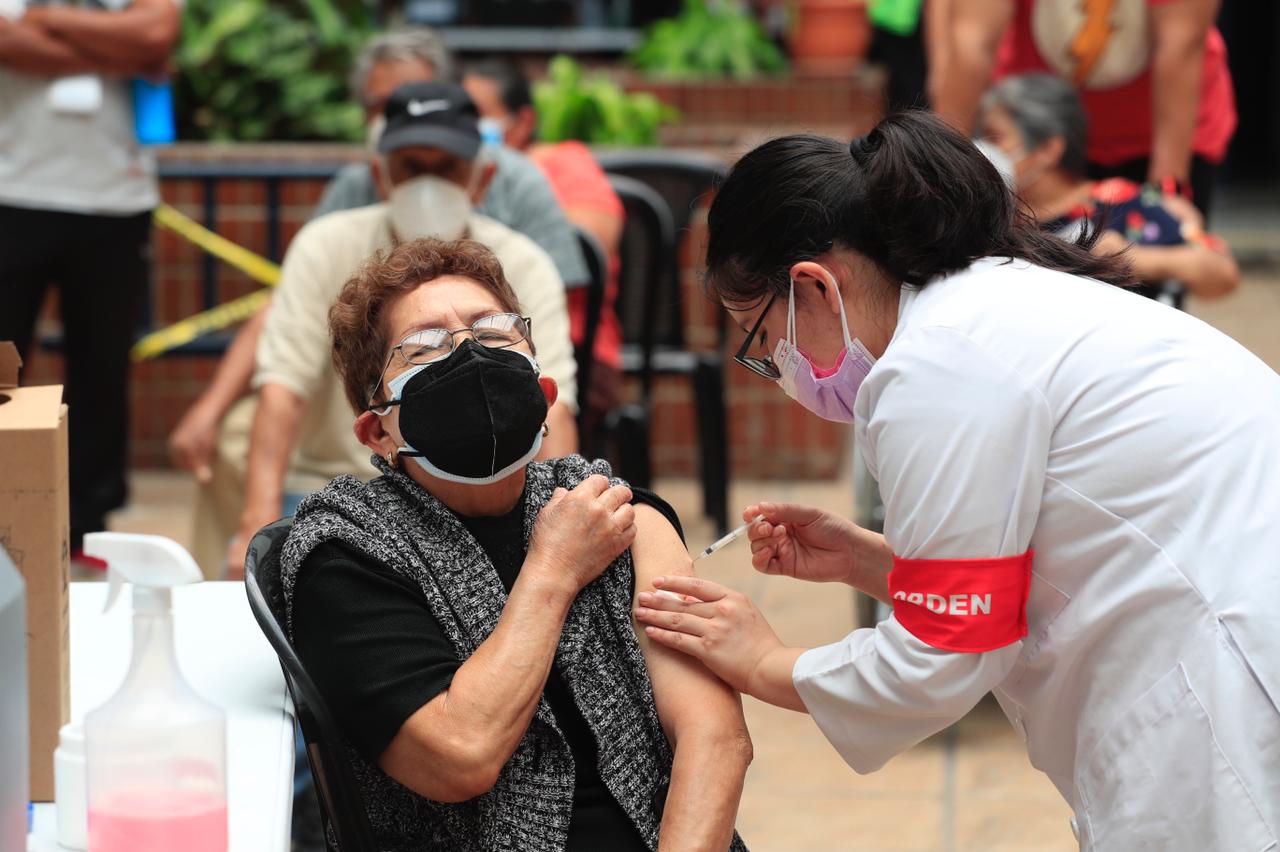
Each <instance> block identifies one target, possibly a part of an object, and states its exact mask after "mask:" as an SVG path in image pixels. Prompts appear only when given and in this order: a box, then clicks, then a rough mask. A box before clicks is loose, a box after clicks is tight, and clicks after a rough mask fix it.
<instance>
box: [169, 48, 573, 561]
mask: <svg viewBox="0 0 1280 852" xmlns="http://www.w3.org/2000/svg"><path fill="white" fill-rule="evenodd" d="M452 76H453V62H452V58H451V57H450V55H449V51H448V49H447V48H446V47H445V45H444V43H443V42H442V41H441V40H440V37H439V36H438V35H436V33H435V32H433V31H432V30H430V29H427V28H425V27H415V28H410V29H404V30H398V31H395V32H388V33H383V34H380V35H378V36H375V37H374V38H373V39H371V40H370V41H369V43H368V44H366V45H365V47H364V49H363V50H362V51H361V53H360V56H359V58H358V59H357V61H356V63H355V66H354V68H353V69H352V72H351V79H350V86H351V93H352V96H353V97H354V98H356V99H357V100H358V101H359V102H360V104H361V106H362V107H363V108H364V110H365V116H366V120H367V121H368V123H369V124H370V127H371V134H370V135H371V136H372V128H373V127H374V126H375V125H376V124H378V123H379V122H381V121H382V116H383V111H384V109H385V107H386V103H387V99H388V97H389V96H390V95H391V92H392V91H393V90H395V89H396V88H398V87H399V86H401V85H404V84H406V83H419V82H426V81H430V80H449V79H451V78H452ZM485 154H486V156H487V157H489V158H490V161H491V162H492V163H493V165H494V166H496V169H497V170H496V173H495V174H494V175H493V178H492V180H491V181H490V182H489V185H488V189H487V190H486V191H485V193H484V198H483V199H482V200H481V202H480V203H479V205H478V206H477V208H476V210H477V212H479V213H481V214H482V215H484V216H487V217H489V218H490V219H495V220H497V221H498V222H501V223H502V224H504V225H506V226H507V227H509V228H511V229H512V230H515V231H518V232H520V233H522V234H524V235H525V236H527V237H529V238H530V239H531V240H533V241H534V242H535V243H537V244H538V245H539V246H540V247H541V248H542V249H543V250H544V251H546V252H547V254H548V255H550V256H551V259H552V261H553V262H554V263H555V265H556V268H557V269H558V270H559V272H560V277H561V278H562V279H563V280H564V281H567V282H572V283H580V282H583V281H585V280H586V279H587V275H588V273H587V269H586V265H585V263H584V261H583V257H582V251H581V248H580V246H579V244H578V240H577V237H576V235H575V233H574V230H573V227H572V225H571V224H570V223H569V220H568V219H567V218H566V217H565V214H564V212H563V211H562V210H561V208H560V206H559V203H558V202H557V200H556V196H555V194H554V193H553V192H552V189H551V186H550V185H549V184H548V182H547V179H546V178H545V177H544V176H543V174H542V172H541V171H540V170H539V169H538V167H537V166H535V165H534V164H533V163H532V162H530V161H529V159H528V158H527V157H525V156H524V155H522V154H520V153H519V152H517V151H515V150H512V149H511V148H509V147H506V146H502V145H499V146H492V147H489V148H487V149H486V151H485ZM380 200H382V195H381V194H380V192H379V187H378V185H377V183H376V182H375V180H374V177H373V171H372V165H371V163H370V161H368V160H362V161H360V162H354V163H351V164H349V165H347V166H346V167H345V168H343V169H342V170H341V171H339V172H338V174H337V175H336V176H335V177H334V178H333V180H331V181H330V182H329V185H328V186H327V187H326V188H325V193H324V197H323V198H322V199H321V201H320V204H319V205H318V206H317V208H316V211H315V213H314V214H313V217H312V218H319V217H320V216H322V215H324V214H326V213H332V212H335V211H338V210H348V209H352V208H355V207H364V206H367V205H371V204H377V203H378V202H379V201H380ZM265 319H266V310H265V309H264V310H262V311H260V312H259V313H258V314H257V315H255V316H253V317H251V318H250V319H249V320H248V322H246V323H245V324H244V325H243V326H242V327H241V329H240V330H239V331H238V332H237V334H236V336H235V339H234V340H233V341H232V343H231V346H230V348H229V349H228V350H227V352H226V354H225V355H224V356H223V357H222V360H221V361H220V362H219V364H218V369H217V372H216V373H215V374H214V377H213V379H212V381H210V383H209V385H208V386H207V387H206V388H205V389H204V391H203V392H201V394H200V396H199V397H197V398H196V399H195V401H193V402H192V404H191V405H190V407H188V409H187V411H186V412H185V413H184V414H183V416H182V419H181V420H180V421H179V422H178V424H177V425H176V426H175V427H174V430H173V432H172V433H171V434H170V436H169V454H170V457H171V458H172V460H173V463H174V464H175V465H176V466H177V467H179V468H183V469H185V470H189V471H191V472H192V473H194V474H195V475H196V479H197V480H198V482H199V485H200V487H199V489H198V491H197V496H196V503H195V506H194V510H193V515H194V518H193V542H192V553H193V555H194V556H195V558H196V562H197V563H199V565H200V567H201V569H202V570H203V571H204V572H205V574H206V576H208V577H211V578H216V577H219V576H221V573H222V568H223V563H224V560H225V558H226V552H227V539H228V538H229V537H230V536H231V535H233V534H234V531H235V529H236V528H237V527H238V524H239V518H240V514H241V510H242V508H243V506H242V500H241V497H242V495H243V492H244V489H243V481H244V477H245V463H246V457H247V454H248V445H249V429H250V428H251V426H252V423H253V417H254V411H255V410H256V406H257V399H256V397H255V396H252V395H250V390H251V387H250V384H251V380H252V378H253V372H254V353H255V352H256V351H257V346H258V339H259V337H260V336H261V334H262V328H263V324H264V322H265ZM304 485H305V483H299V484H298V487H299V488H302V487H303V486H304ZM291 490H292V489H291Z"/></svg>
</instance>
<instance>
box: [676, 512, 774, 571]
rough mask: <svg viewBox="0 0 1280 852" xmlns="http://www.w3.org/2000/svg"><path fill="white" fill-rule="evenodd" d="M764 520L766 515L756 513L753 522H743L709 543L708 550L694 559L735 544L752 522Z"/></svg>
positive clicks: (695, 560)
mask: <svg viewBox="0 0 1280 852" xmlns="http://www.w3.org/2000/svg"><path fill="white" fill-rule="evenodd" d="M763 520H764V515H756V516H755V518H753V519H752V520H751V523H748V524H743V525H742V526H740V527H738V528H737V529H736V530H734V531H733V532H731V533H729V534H728V535H727V536H725V537H724V538H722V539H719V540H718V541H714V542H712V543H711V544H709V545H708V546H707V549H706V550H704V551H702V552H701V553H699V554H698V555H697V556H695V557H693V561H694V562H697V561H698V560H699V559H703V558H705V557H707V556H710V555H711V554H713V553H715V552H716V551H717V550H720V549H721V548H723V547H727V546H729V545H730V544H733V543H734V542H735V541H737V540H738V539H740V538H742V534H743V533H745V532H746V531H747V529H748V528H749V527H750V526H751V524H758V523H760V522H761V521H763Z"/></svg>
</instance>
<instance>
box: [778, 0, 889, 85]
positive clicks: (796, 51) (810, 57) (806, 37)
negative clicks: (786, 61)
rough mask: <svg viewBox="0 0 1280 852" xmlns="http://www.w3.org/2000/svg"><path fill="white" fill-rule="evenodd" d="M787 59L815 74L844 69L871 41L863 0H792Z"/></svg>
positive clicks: (853, 64) (860, 57) (855, 62)
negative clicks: (793, 17)
mask: <svg viewBox="0 0 1280 852" xmlns="http://www.w3.org/2000/svg"><path fill="white" fill-rule="evenodd" d="M795 15H796V18H795V25H794V27H793V29H792V31H791V41H790V44H791V58H792V59H793V60H794V61H795V64H796V66H797V67H799V68H801V69H803V70H806V71H810V72H815V73H841V72H845V71H848V70H850V69H852V68H855V67H857V65H858V64H859V63H860V62H861V61H862V60H863V59H864V58H865V57H866V55H867V48H868V47H869V46H870V44H871V23H870V21H869V20H868V18H867V0H796V4H795Z"/></svg>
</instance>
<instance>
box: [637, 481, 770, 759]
mask: <svg viewBox="0 0 1280 852" xmlns="http://www.w3.org/2000/svg"><path fill="white" fill-rule="evenodd" d="M635 508H636V528H637V533H636V540H635V543H634V544H633V545H632V546H631V553H632V557H633V561H634V563H635V572H636V593H637V594H638V593H640V592H646V591H653V580H654V578H656V577H663V576H673V575H681V576H690V575H692V574H693V573H694V571H693V563H692V561H691V560H690V558H689V552H688V551H687V550H686V549H685V546H684V542H682V541H681V540H680V536H679V535H678V534H677V533H676V530H675V528H674V527H673V526H672V525H671V522H670V521H669V520H667V518H665V517H664V516H663V515H662V513H661V512H659V511H658V510H657V509H655V508H654V507H652V506H649V505H646V504H643V503H639V504H637V505H636V507H635ZM636 635H637V637H638V639H639V641H640V650H641V651H642V652H643V653H644V659H645V663H646V665H647V666H648V668H649V679H650V680H651V681H652V682H653V696H654V700H655V701H656V703H657V706H658V717H659V718H660V719H661V721H662V727H663V729H664V730H665V731H666V732H667V738H668V739H669V740H671V743H672V745H673V746H675V745H677V742H678V740H679V738H680V734H681V732H682V731H687V730H689V728H690V727H691V726H693V725H703V726H705V727H706V728H707V729H714V730H716V731H717V732H718V733H721V734H725V735H729V736H733V735H740V734H743V733H745V730H746V723H745V722H744V721H743V718H742V700H741V698H740V696H739V695H738V693H737V692H735V691H734V690H733V689H732V688H730V687H729V686H728V685H726V684H725V683H724V682H723V681H722V680H720V679H719V678H718V677H716V676H715V675H713V674H712V673H711V672H710V671H709V670H708V669H707V668H706V667H705V666H703V665H702V663H700V662H699V661H698V660H697V659H695V658H694V657H691V656H688V655H686V654H681V653H679V652H678V651H673V650H671V649H670V648H664V647H662V646H661V645H658V644H657V643H656V642H653V641H652V640H650V639H649V638H648V637H647V636H645V635H644V631H643V629H641V628H639V627H638V626H637V627H636Z"/></svg>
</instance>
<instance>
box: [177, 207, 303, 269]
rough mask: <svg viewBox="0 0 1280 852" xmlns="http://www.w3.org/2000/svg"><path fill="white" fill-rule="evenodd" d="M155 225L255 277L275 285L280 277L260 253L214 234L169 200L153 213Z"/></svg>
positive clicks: (272, 265)
mask: <svg viewBox="0 0 1280 852" xmlns="http://www.w3.org/2000/svg"><path fill="white" fill-rule="evenodd" d="M154 218H155V222H156V224H157V225H162V226H163V227H166V228H168V229H169V230H171V231H173V232H174V233H176V234H177V235H178V236H180V237H183V238H185V239H186V240H188V241H190V242H192V243H195V244H196V245H197V246H199V247H200V248H202V249H204V250H205V251H207V252H209V254H211V255H213V256H214V257H216V258H218V259H219V260H221V261H223V262H224V263H227V264H229V265H231V266H234V267H235V268H236V269H239V270H240V271H241V272H243V273H244V274H245V275H248V276H249V277H250V278H252V279H253V280H254V281H259V282H261V283H263V284H266V285H267V286H269V287H270V286H274V285H275V284H276V282H277V281H279V280H280V267H279V266H277V265H276V264H274V263H272V262H271V261H269V260H267V259H266V258H265V257H262V256H261V255H257V254H254V253H253V252H251V251H249V250H248V249H247V248H244V247H243V246H238V245H236V244H235V243H233V242H231V240H229V239H227V238H226V237H224V236H221V235H219V234H215V233H214V232H213V231H210V230H209V229H208V228H206V227H205V226H204V225H201V224H200V223H199V222H197V221H196V220H195V219H192V218H191V217H189V216H184V215H183V214H182V213H179V212H178V211H177V210H176V209H174V208H173V207H170V206H169V205H168V204H161V205H160V206H159V207H157V208H156V211H155V214H154Z"/></svg>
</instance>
